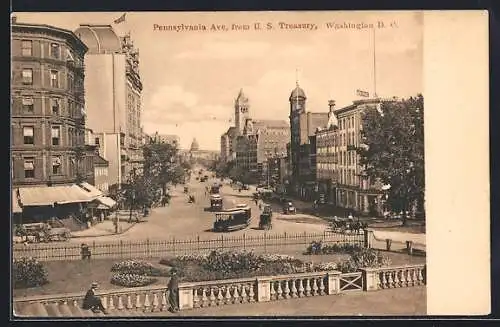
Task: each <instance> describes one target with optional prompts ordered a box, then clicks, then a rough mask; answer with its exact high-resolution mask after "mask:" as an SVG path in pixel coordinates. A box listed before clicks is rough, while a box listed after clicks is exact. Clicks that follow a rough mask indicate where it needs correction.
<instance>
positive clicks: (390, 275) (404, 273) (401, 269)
mask: <svg viewBox="0 0 500 327" xmlns="http://www.w3.org/2000/svg"><path fill="white" fill-rule="evenodd" d="M425 269H426V267H425V264H420V265H406V266H397V267H384V268H364V269H361V270H362V271H363V279H364V285H365V291H375V290H380V289H388V288H401V287H413V286H421V285H425V284H426V274H425Z"/></svg>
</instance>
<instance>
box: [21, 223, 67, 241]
mask: <svg viewBox="0 0 500 327" xmlns="http://www.w3.org/2000/svg"><path fill="white" fill-rule="evenodd" d="M17 234H19V236H21V237H25V238H26V240H27V241H28V242H30V241H31V242H36V243H39V242H54V241H66V240H68V239H69V238H70V237H71V233H70V230H69V229H68V228H65V227H52V226H50V224H48V223H30V224H23V225H19V227H18V228H17Z"/></svg>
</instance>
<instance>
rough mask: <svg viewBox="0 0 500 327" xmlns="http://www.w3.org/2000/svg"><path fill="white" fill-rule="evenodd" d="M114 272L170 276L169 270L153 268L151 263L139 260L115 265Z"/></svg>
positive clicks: (112, 268)
mask: <svg viewBox="0 0 500 327" xmlns="http://www.w3.org/2000/svg"><path fill="white" fill-rule="evenodd" d="M111 271H112V272H118V273H121V274H132V275H147V276H169V270H168V269H164V268H158V267H155V266H153V265H152V264H151V263H149V262H144V261H139V260H126V261H121V262H117V263H115V264H114V265H113V266H112V267H111Z"/></svg>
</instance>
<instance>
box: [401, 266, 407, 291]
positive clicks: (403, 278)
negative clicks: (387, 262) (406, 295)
mask: <svg viewBox="0 0 500 327" xmlns="http://www.w3.org/2000/svg"><path fill="white" fill-rule="evenodd" d="M407 272H408V271H407V270H406V268H403V270H402V271H401V287H406V286H407V285H408V279H407V278H406V273H407Z"/></svg>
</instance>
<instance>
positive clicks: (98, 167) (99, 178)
mask: <svg viewBox="0 0 500 327" xmlns="http://www.w3.org/2000/svg"><path fill="white" fill-rule="evenodd" d="M108 167H109V163H108V161H107V160H106V159H104V158H103V157H101V156H100V155H99V154H97V155H96V156H94V175H95V184H94V185H95V187H97V189H99V190H100V191H101V192H102V193H103V194H107V193H108V192H109V179H108Z"/></svg>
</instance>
